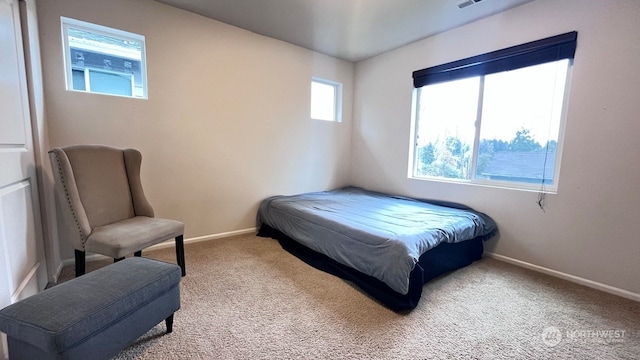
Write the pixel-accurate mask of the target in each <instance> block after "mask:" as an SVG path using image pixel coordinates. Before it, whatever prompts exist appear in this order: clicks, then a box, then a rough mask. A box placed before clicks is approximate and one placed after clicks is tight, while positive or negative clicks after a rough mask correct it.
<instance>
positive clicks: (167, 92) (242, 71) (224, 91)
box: [38, 0, 354, 258]
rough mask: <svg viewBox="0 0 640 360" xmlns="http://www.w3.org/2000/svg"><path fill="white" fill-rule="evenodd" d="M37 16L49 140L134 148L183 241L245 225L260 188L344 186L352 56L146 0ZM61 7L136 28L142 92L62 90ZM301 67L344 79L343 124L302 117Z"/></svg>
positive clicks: (98, 0)
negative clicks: (144, 72) (143, 62)
mask: <svg viewBox="0 0 640 360" xmlns="http://www.w3.org/2000/svg"><path fill="white" fill-rule="evenodd" d="M38 15H39V25H40V40H41V46H42V58H43V74H44V84H45V89H44V90H45V98H46V102H47V121H48V126H49V138H50V143H51V146H66V145H72V144H80V143H100V144H107V145H112V146H117V147H133V148H137V149H139V150H140V151H141V152H142V154H143V160H142V181H143V185H144V187H145V193H146V194H147V197H148V199H149V201H150V202H151V204H152V205H153V207H154V209H155V211H156V216H158V217H166V218H173V219H177V220H181V221H183V222H184V223H185V225H186V234H185V237H186V238H187V239H188V238H194V237H200V236H208V235H212V234H220V233H225V232H229V231H236V230H241V229H247V228H251V227H253V226H255V215H256V211H257V207H258V204H259V202H260V201H261V200H262V199H263V198H265V197H267V196H270V195H274V194H289V193H297V192H304V191H314V190H324V189H328V188H333V187H337V186H343V185H345V184H347V181H348V176H349V166H350V164H351V162H350V141H351V126H352V123H351V122H352V107H351V104H352V103H353V100H352V97H353V96H352V94H353V74H354V66H353V64H352V63H349V62H345V61H342V60H337V59H335V58H332V57H329V56H326V55H322V54H319V53H315V52H312V51H309V50H306V49H303V48H300V47H296V46H293V45H290V44H287V43H284V42H281V41H278V40H274V39H271V38H267V37H263V36H259V35H256V34H254V33H250V32H248V31H244V30H241V29H239V28H236V27H232V26H229V25H226V24H223V23H220V22H217V21H214V20H211V19H208V18H204V17H201V16H198V15H195V14H192V13H189V12H185V11H182V10H178V9H175V8H173V7H170V6H167V5H164V4H160V3H157V2H155V1H151V0H136V1H130V0H110V1H103V0H56V1H49V0H45V1H39V2H38ZM60 16H65V17H70V18H75V19H79V20H83V21H89V22H93V23H96V24H100V25H104V26H109V27H114V28H118V29H121V30H125V31H130V32H134V33H137V34H141V35H144V36H145V37H146V50H147V67H148V86H149V91H148V93H149V99H148V100H138V99H127V98H121V97H111V96H103V95H94V94H86V93H80V92H70V91H66V90H65V84H64V72H63V56H62V45H61V33H60ZM312 76H318V77H322V78H326V79H329V80H334V81H338V82H341V83H343V85H344V107H343V111H344V113H343V121H342V123H330V122H324V121H312V120H310V119H309V113H310V104H309V99H310V86H311V85H310V81H311V77H312ZM61 242H62V244H61V246H62V256H63V258H71V257H72V250H71V249H70V247H69V246H68V245H67V244H66V243H65V242H64V241H63V240H61Z"/></svg>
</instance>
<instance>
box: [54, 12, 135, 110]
mask: <svg viewBox="0 0 640 360" xmlns="http://www.w3.org/2000/svg"><path fill="white" fill-rule="evenodd" d="M61 22H62V37H63V46H64V49H63V50H64V57H65V73H66V79H67V90H75V91H86V92H91V93H98V94H108V95H118V96H128V97H135V98H144V99H146V98H147V79H146V78H147V74H146V67H145V46H144V36H142V35H137V34H132V33H129V32H126V31H122V30H116V29H112V28H108V27H105V26H100V25H95V24H91V23H87V22H83V21H79V20H74V19H69V18H65V17H62V18H61Z"/></svg>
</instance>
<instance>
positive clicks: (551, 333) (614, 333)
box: [542, 326, 628, 347]
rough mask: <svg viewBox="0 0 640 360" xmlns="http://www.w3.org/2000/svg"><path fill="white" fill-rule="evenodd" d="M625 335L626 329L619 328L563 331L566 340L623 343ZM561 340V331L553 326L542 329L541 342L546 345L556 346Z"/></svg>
mask: <svg viewBox="0 0 640 360" xmlns="http://www.w3.org/2000/svg"><path fill="white" fill-rule="evenodd" d="M627 336H628V334H627V331H626V330H619V329H618V330H616V329H599V330H593V329H578V330H567V331H565V332H564V339H565V340H566V341H568V342H592V343H601V344H616V343H623V342H624V340H625V338H626V337H627ZM562 340H563V333H562V331H560V329H558V328H557V327H555V326H549V327H547V328H545V329H544V330H543V331H542V342H543V343H544V344H545V345H547V346H550V347H554V346H557V345H558V344H560V342H561V341H562Z"/></svg>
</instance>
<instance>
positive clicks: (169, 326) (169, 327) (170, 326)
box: [164, 314, 173, 334]
mask: <svg viewBox="0 0 640 360" xmlns="http://www.w3.org/2000/svg"><path fill="white" fill-rule="evenodd" d="M164 322H165V324H167V334H170V333H171V332H173V314H171V315H169V317H168V318H166V319H164Z"/></svg>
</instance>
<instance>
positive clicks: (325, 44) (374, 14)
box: [157, 0, 532, 62]
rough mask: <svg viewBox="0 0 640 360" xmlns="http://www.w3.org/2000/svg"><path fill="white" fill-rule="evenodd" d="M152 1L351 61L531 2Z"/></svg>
mask: <svg viewBox="0 0 640 360" xmlns="http://www.w3.org/2000/svg"><path fill="white" fill-rule="evenodd" d="M157 1H159V2H162V3H166V4H169V5H173V6H175V7H178V8H181V9H184V10H188V11H192V12H195V13H198V14H201V15H204V16H207V17H210V18H212V19H215V20H218V21H221V22H224V23H227V24H230V25H234V26H237V27H240V28H243V29H246V30H249V31H252V32H255V33H258V34H262V35H265V36H269V37H273V38H276V39H280V40H283V41H286V42H289V43H292V44H295V45H298V46H302V47H305V48H307V49H311V50H315V51H318V52H321V53H324V54H328V55H331V56H335V57H338V58H341V59H345V60H349V61H353V62H356V61H360V60H364V59H367V58H369V57H371V56H374V55H378V54H380V53H383V52H385V51H389V50H392V49H395V48H398V47H400V46H403V45H406V44H409V43H411V42H414V41H416V40H420V39H423V38H426V37H429V36H431V35H434V34H437V33H439V32H443V31H446V30H449V29H452V28H455V27H458V26H460V25H464V24H466V23H469V22H472V21H475V20H478V19H481V18H483V17H486V16H489V15H493V14H496V13H498V12H501V11H504V10H507V9H510V8H513V7H515V6H518V5H521V4H524V3H526V2H529V1H532V0H157ZM461 3H468V4H470V5H469V6H466V7H463V8H462V9H461V8H460V7H459V6H458V5H459V4H461Z"/></svg>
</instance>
